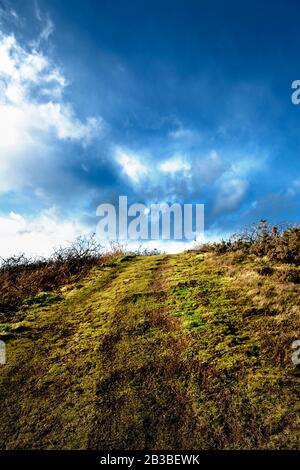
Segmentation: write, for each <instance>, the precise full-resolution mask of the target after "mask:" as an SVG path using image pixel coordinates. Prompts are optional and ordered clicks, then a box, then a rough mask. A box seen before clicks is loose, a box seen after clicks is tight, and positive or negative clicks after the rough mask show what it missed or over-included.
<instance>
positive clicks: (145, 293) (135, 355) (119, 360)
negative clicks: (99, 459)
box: [89, 256, 197, 449]
mask: <svg viewBox="0 0 300 470" xmlns="http://www.w3.org/2000/svg"><path fill="white" fill-rule="evenodd" d="M168 261H169V258H168V257H167V256H160V257H156V258H155V259H153V258H148V259H147V258H146V259H145V260H144V262H143V270H144V271H143V277H144V278H145V279H147V282H145V283H144V285H143V288H142V289H141V284H140V282H138V283H136V282H135V280H133V282H132V283H131V284H130V285H129V286H128V291H127V292H126V295H125V296H124V297H121V298H119V299H118V300H117V303H116V307H115V311H114V314H113V319H112V322H111V326H110V329H109V332H108V333H107V334H106V335H105V337H104V338H103V341H102V343H101V347H100V350H99V361H100V374H99V380H98V383H97V391H96V395H97V398H96V402H95V420H94V426H93V431H92V432H91V434H90V439H89V447H91V448H98V449H112V448H118V449H135V448H143V449H153V448H161V449H164V448H176V449H178V448H187V447H190V446H191V443H192V437H191V432H193V430H195V428H196V427H197V418H196V416H195V413H194V411H193V407H192V405H191V403H190V402H189V400H188V399H187V396H186V394H185V393H184V391H183V389H182V387H181V384H180V380H179V379H180V375H182V377H183V376H184V375H183V374H182V372H183V369H184V368H183V359H182V357H181V353H182V352H183V351H184V350H185V349H186V346H187V343H188V342H189V337H188V336H187V334H186V333H185V334H184V333H183V332H182V328H181V324H180V322H179V320H177V319H175V318H172V317H170V316H169V315H168V312H167V307H166V301H167V291H166V289H165V284H164V271H165V269H167V267H168ZM137 279H139V273H137Z"/></svg>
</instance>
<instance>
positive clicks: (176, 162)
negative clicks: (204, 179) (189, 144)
mask: <svg viewBox="0 0 300 470" xmlns="http://www.w3.org/2000/svg"><path fill="white" fill-rule="evenodd" d="M159 169H160V171H162V172H163V173H177V172H179V171H180V172H182V173H184V174H185V175H187V174H188V173H189V171H190V169H191V165H190V163H188V162H187V161H185V159H184V158H182V157H180V156H177V157H173V158H170V159H169V160H165V161H164V162H162V163H161V164H160V165H159Z"/></svg>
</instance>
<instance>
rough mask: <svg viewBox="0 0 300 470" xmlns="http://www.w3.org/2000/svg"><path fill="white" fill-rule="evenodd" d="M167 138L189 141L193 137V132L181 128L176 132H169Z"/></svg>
mask: <svg viewBox="0 0 300 470" xmlns="http://www.w3.org/2000/svg"><path fill="white" fill-rule="evenodd" d="M168 135H169V137H171V138H172V139H174V140H177V139H190V138H192V137H194V136H195V134H194V132H193V131H191V130H190V129H185V128H183V127H180V128H179V129H176V131H171V132H169V134H168Z"/></svg>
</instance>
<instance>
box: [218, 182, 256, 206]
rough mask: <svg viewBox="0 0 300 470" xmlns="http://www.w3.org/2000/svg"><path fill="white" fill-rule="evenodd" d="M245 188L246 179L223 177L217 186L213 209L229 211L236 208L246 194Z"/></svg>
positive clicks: (246, 184)
mask: <svg viewBox="0 0 300 470" xmlns="http://www.w3.org/2000/svg"><path fill="white" fill-rule="evenodd" d="M247 188H248V183H247V181H245V180H243V179H239V178H234V177H230V178H226V177H225V178H224V179H223V180H222V181H221V182H220V184H219V186H218V191H217V195H216V200H215V207H214V209H215V211H216V212H221V211H222V212H231V211H233V210H235V209H237V208H238V207H239V206H240V204H241V202H242V200H243V198H244V196H245V194H246V191H247Z"/></svg>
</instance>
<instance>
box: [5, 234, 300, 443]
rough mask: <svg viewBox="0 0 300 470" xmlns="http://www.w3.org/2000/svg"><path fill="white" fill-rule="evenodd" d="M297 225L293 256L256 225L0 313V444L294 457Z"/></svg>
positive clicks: (129, 259) (104, 265)
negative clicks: (274, 452) (290, 453)
mask: <svg viewBox="0 0 300 470" xmlns="http://www.w3.org/2000/svg"><path fill="white" fill-rule="evenodd" d="M295 230H296V229H291V235H290V236H291V239H292V240H290V239H289V242H288V243H287V245H288V251H289V250H290V251H291V250H294V251H293V253H294V255H295V256H296V258H295V256H293V257H290V258H284V257H283V255H281V254H280V253H282V251H280V249H279V246H280V244H282V246H285V244H286V236H287V235H282V234H278V233H275V234H274V233H271V234H270V233H269V232H268V230H266V228H261V230H260V231H259V232H258V235H257V237H256V239H255V242H251V243H250V242H249V240H248V241H247V240H245V239H243V244H241V239H240V242H239V245H234V243H235V242H233V241H232V242H231V245H229V244H228V243H229V242H227V243H225V242H224V243H223V244H217V245H214V246H210V247H201V248H199V249H195V250H193V251H190V252H186V253H180V254H176V255H166V254H157V255H151V256H146V255H135V254H122V253H120V252H115V253H114V255H113V256H109V257H107V258H105V259H102V261H101V262H99V260H98V261H97V263H91V265H90V266H89V269H87V270H84V271H83V272H82V273H81V275H80V277H78V275H77V274H78V273H77V272H76V273H77V274H76V273H75V277H74V273H73V274H72V275H71V274H70V275H65V277H64V276H62V278H61V282H60V285H56V286H55V289H52V290H50V289H49V290H41V287H39V288H36V289H35V290H34V289H33V290H32V291H31V292H30V295H27V296H25V295H24V293H23V294H22V295H23V298H22V299H20V298H17V299H15V301H14V303H13V308H12V306H11V307H7V308H2V313H1V317H0V320H1V323H0V339H1V340H4V341H5V342H6V345H7V364H6V365H2V366H0V396H1V409H0V447H1V448H2V449H241V448H243V449H256V448H268V449H274V448H276V449H296V448H299V447H300V431H299V429H300V413H299V411H300V410H299V405H300V396H299V392H300V371H299V369H298V368H297V367H296V366H295V365H294V364H293V363H292V361H291V353H292V350H291V345H292V342H293V341H294V340H295V339H300V314H299V313H300V308H299V278H300V276H299V269H300V268H299V262H298V260H297V255H299V244H298V248H297V240H298V243H299V232H298V234H297V233H296V235H294V232H295ZM267 235H268V236H270V237H271V238H270V239H268V238H267ZM274 236H276V237H277V236H278V237H279V239H278V242H277V244H275V245H274V246H275V247H274V246H273V245H272V243H273V242H272V243H271V240H273V239H274ZM264 237H265V241H263V239H264ZM282 237H283V239H282ZM255 243H257V244H259V243H261V244H262V245H261V247H265V246H266V245H265V243H271V245H272V246H273V249H274V250H275V251H274V253H277V254H276V255H275V254H274V256H272V255H271V252H270V250H271V248H270V250H268V251H266V249H265V248H261V249H262V251H261V252H258V251H256V250H255V249H254V245H255ZM293 243H295V245H293ZM271 245H270V246H271ZM295 246H296V248H295ZM276 247H277V248H276ZM291 247H292V248H291ZM257 248H258V245H257ZM264 250H265V251H264ZM276 250H277V251H276ZM290 251H289V252H290ZM278 253H279V254H278ZM288 256H290V255H288ZM51 266H52V265H51ZM39 269H41V266H40V267H39ZM51 269H52V268H51ZM75 271H76V270H75ZM5 279H6V278H5ZM63 279H64V280H63ZM8 285H9V282H8V280H7V279H6V286H8ZM9 292H10V291H9V289H8V287H7V292H6V295H7V296H6V301H5V302H6V303H5V302H4V304H3V302H2V305H4V306H5V305H6V306H7V305H8V304H7V303H9V298H8V297H9V296H8V293H9ZM0 310H1V309H0Z"/></svg>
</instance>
